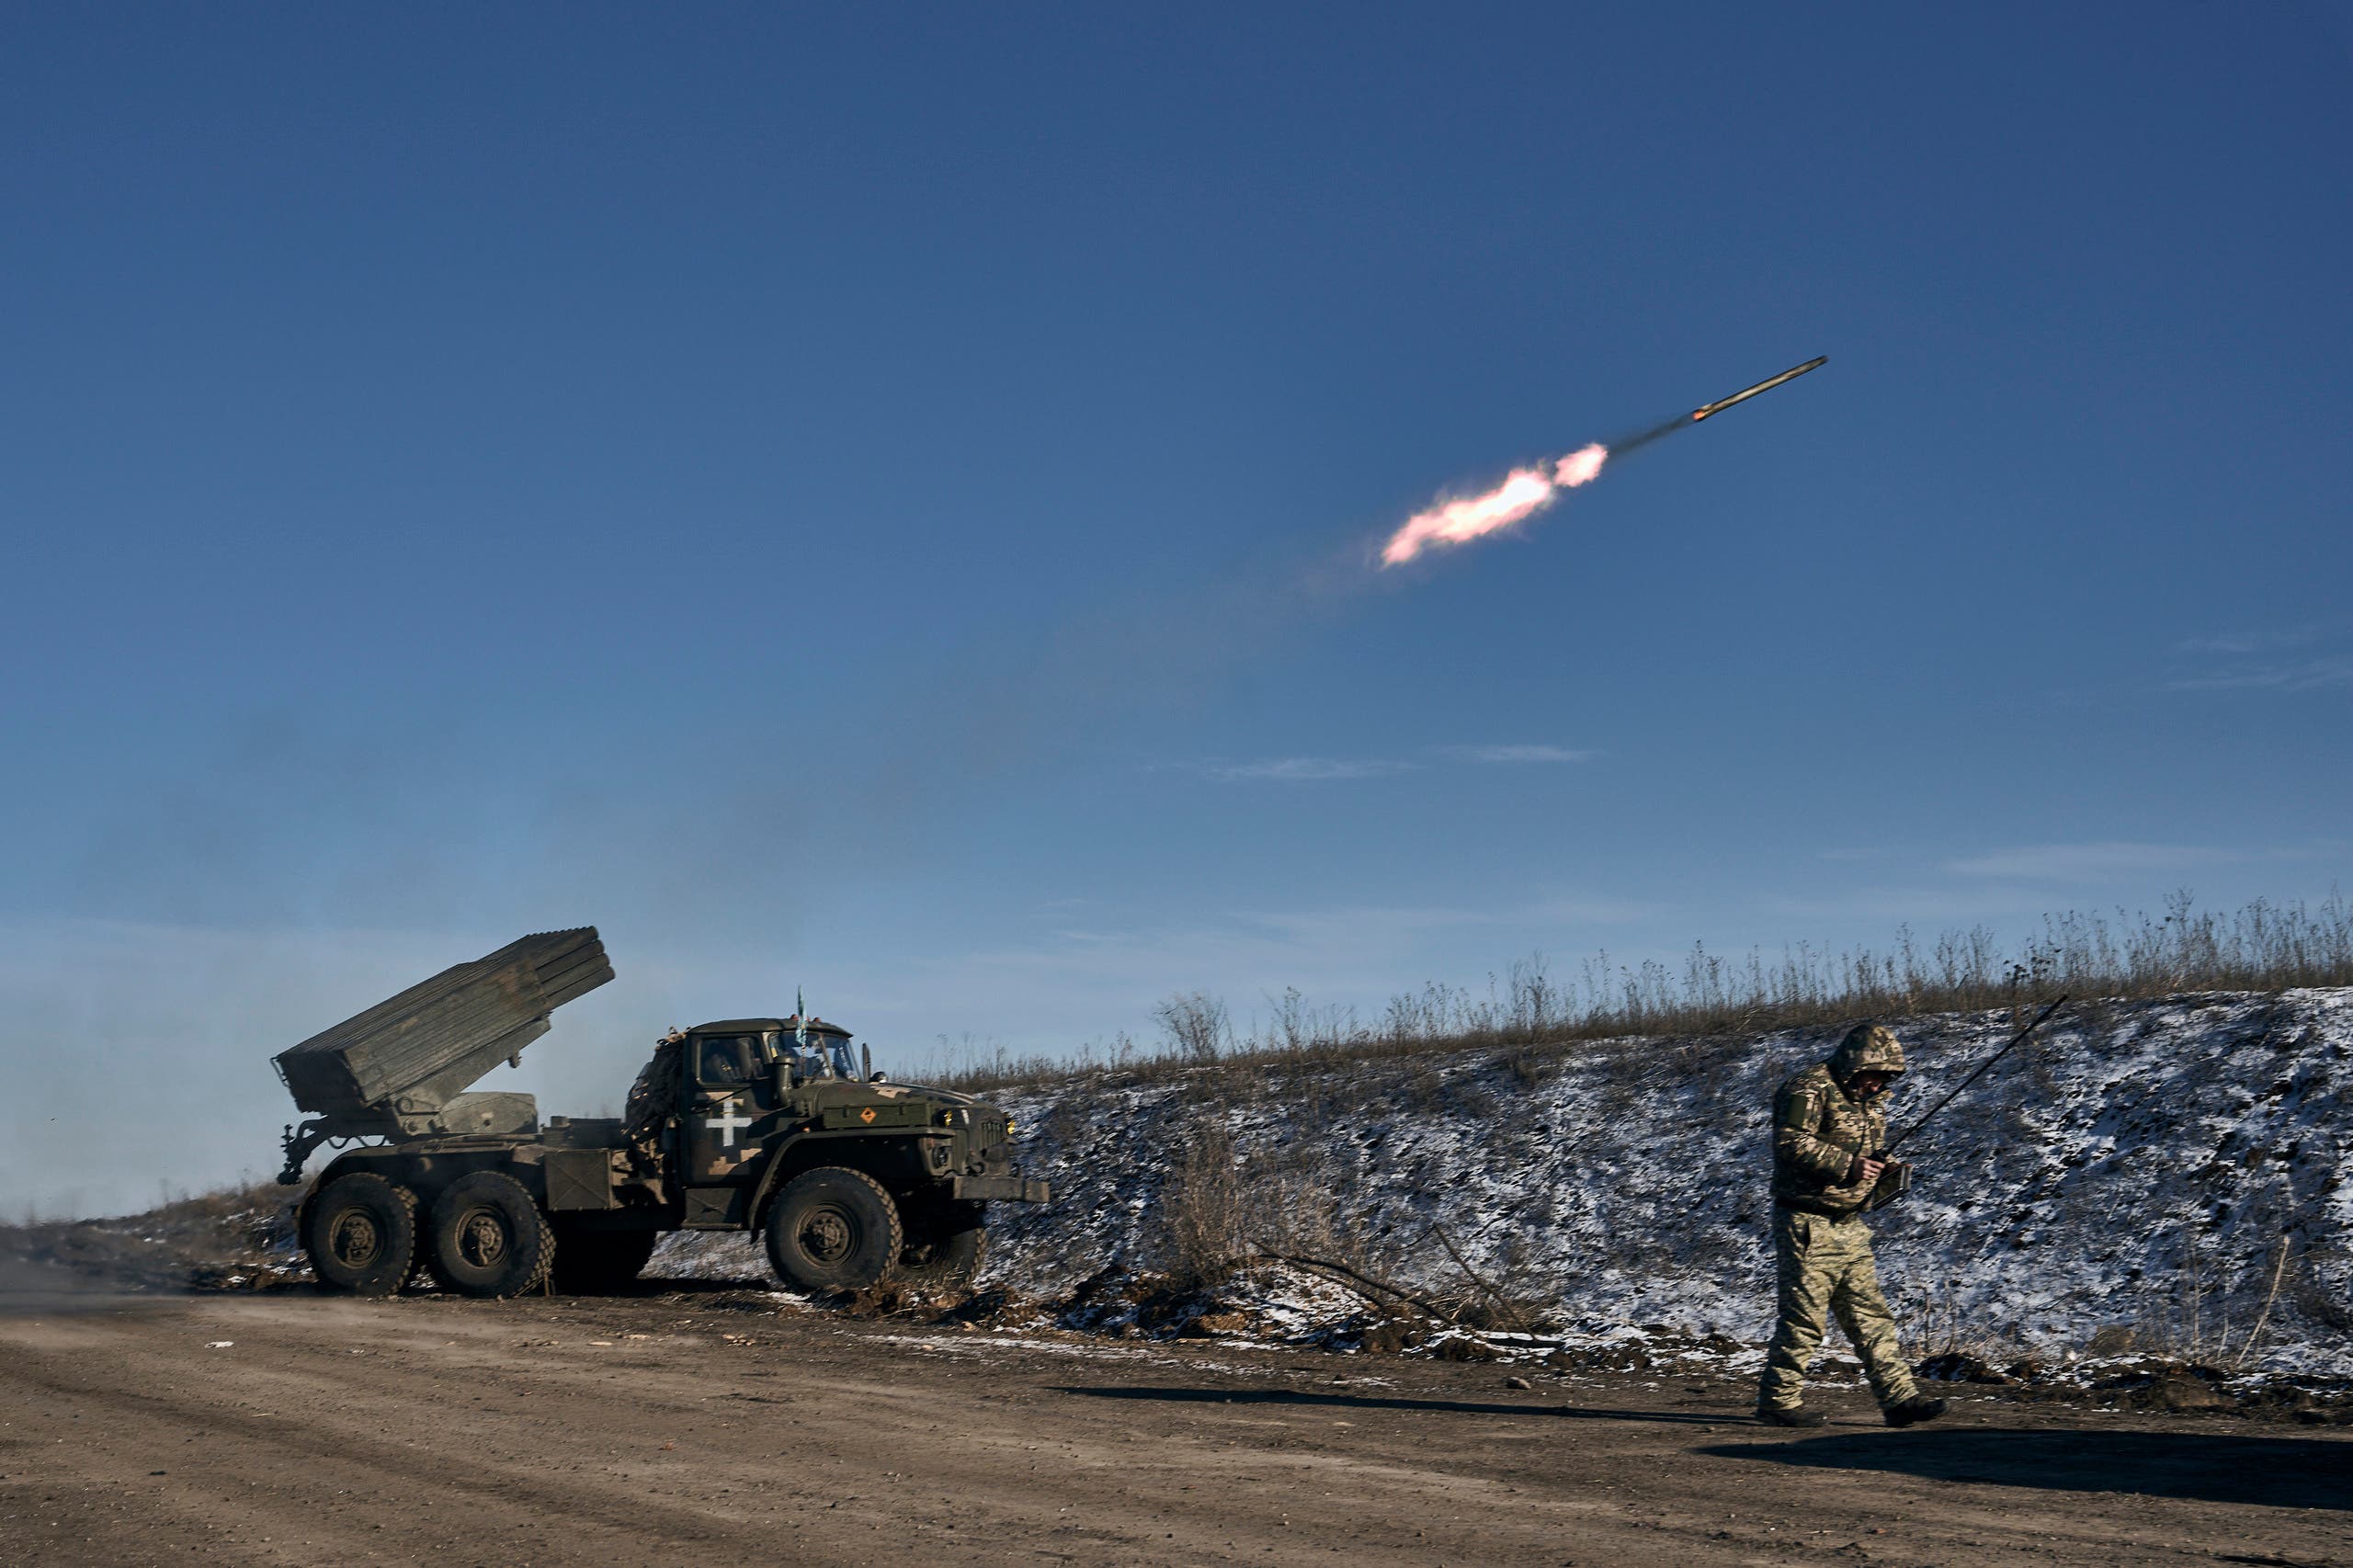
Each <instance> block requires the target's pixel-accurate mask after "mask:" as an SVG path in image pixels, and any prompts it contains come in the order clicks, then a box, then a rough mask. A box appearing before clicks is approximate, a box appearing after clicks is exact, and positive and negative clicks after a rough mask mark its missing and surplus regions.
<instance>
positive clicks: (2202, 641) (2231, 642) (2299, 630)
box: [2177, 626, 2328, 653]
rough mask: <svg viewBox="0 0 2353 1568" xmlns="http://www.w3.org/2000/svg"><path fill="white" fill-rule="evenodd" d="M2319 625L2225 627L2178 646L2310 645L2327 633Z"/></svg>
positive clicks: (2258, 649) (2219, 649) (2210, 649)
mask: <svg viewBox="0 0 2353 1568" xmlns="http://www.w3.org/2000/svg"><path fill="white" fill-rule="evenodd" d="M2327 635H2328V632H2327V630H2326V629H2325V628H2324V627H2318V626H2275V627H2268V628H2266V629H2264V630H2263V631H2225V632H2221V633H2218V634H2216V635H2213V636H2210V637H2192V638H2190V639H2188V641H2187V642H2180V643H2177V647H2178V648H2179V649H2180V650H2181V651H2182V652H2183V653H2276V652H2278V651H2279V649H2282V648H2303V647H2309V646H2310V645H2311V644H2313V643H2314V642H2320V641H2322V640H2323V639H2325V637H2327Z"/></svg>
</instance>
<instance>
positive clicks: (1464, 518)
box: [1381, 355, 1829, 567]
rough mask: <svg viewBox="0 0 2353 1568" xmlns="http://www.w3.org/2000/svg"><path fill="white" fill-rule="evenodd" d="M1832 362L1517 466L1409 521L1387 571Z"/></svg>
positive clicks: (1386, 553) (1496, 525)
mask: <svg viewBox="0 0 2353 1568" xmlns="http://www.w3.org/2000/svg"><path fill="white" fill-rule="evenodd" d="M1828 362H1829V356H1828V355H1824V356H1823V357H1822V358H1818V359H1809V360H1807V361H1806V362H1805V363H1804V364H1802V365H1800V366H1798V367H1797V368H1796V369H1789V370H1784V371H1782V372H1781V373H1780V374H1779V375H1778V376H1775V377H1773V378H1772V379H1771V380H1769V381H1759V382H1757V383H1756V385H1755V386H1753V387H1749V388H1747V389H1745V391H1742V392H1734V393H1733V394H1732V396H1730V397H1725V398H1718V399H1717V400H1716V401H1715V402H1713V403H1703V404H1701V405H1700V406H1699V407H1698V408H1695V409H1693V410H1692V411H1691V412H1690V413H1689V414H1686V415H1677V416H1676V417H1675V418H1673V419H1670V420H1668V421H1667V422H1666V423H1665V424H1664V425H1654V426H1651V427H1650V428H1649V429H1647V430H1644V431H1643V432H1641V433H1640V434H1639V435H1634V436H1630V437H1626V438H1625V439H1624V440H1622V441H1620V442H1617V443H1616V444H1615V445H1612V446H1608V447H1605V446H1603V445H1602V444H1601V443H1600V442H1598V441H1596V442H1594V443H1593V444H1592V445H1590V446H1586V447H1580V448H1578V449H1576V450H1575V451H1574V452H1571V453H1570V454H1569V455H1568V456H1567V457H1564V458H1559V459H1556V460H1553V461H1552V462H1551V463H1546V464H1538V465H1536V466H1533V467H1529V468H1516V469H1514V470H1512V471H1511V472H1510V473H1508V474H1506V476H1505V477H1504V482H1503V483H1501V484H1498V485H1496V486H1495V488H1494V489H1492V490H1488V491H1485V492H1483V493H1482V494H1477V495H1464V496H1460V497H1457V498H1456V499H1454V500H1451V501H1441V502H1439V503H1438V505H1436V506H1430V507H1427V508H1426V509H1425V510H1423V511H1419V512H1416V513H1415V514H1414V515H1413V516H1412V517H1408V518H1406V519H1405V526H1404V527H1403V528H1399V529H1398V530H1397V531H1396V532H1395V533H1393V534H1392V535H1390V536H1389V542H1388V543H1387V544H1384V545H1382V546H1381V565H1382V566H1383V567H1389V566H1403V565H1404V563H1405V562H1408V561H1411V560H1413V559H1414V557H1415V556H1417V555H1419V554H1421V553H1422V551H1425V550H1428V549H1430V548H1432V547H1433V546H1436V545H1456V544H1468V543H1470V542H1471V541H1472V540H1474V539H1484V538H1486V537H1487V536H1488V535H1489V534H1492V533H1499V532H1501V531H1502V530H1503V529H1505V528H1510V527H1511V526H1513V525H1514V524H1515V523H1522V522H1526V521H1527V520H1528V519H1529V517H1534V516H1535V515H1536V514H1537V513H1539V512H1540V511H1542V510H1543V509H1544V508H1545V507H1547V506H1551V505H1552V503H1553V502H1554V501H1555V500H1557V499H1559V497H1560V494H1561V492H1562V491H1563V490H1574V489H1575V488H1576V487H1577V486H1578V485H1580V484H1590V483H1593V482H1594V481H1595V480H1596V479H1597V478H1599V477H1600V474H1601V465H1602V464H1603V463H1605V462H1607V461H1608V460H1609V459H1610V458H1611V457H1613V456H1617V457H1623V456H1624V455H1625V454H1626V453H1628V452H1631V451H1633V450H1634V449H1637V448H1640V447H1647V446H1649V445H1650V444H1651V443H1652V442H1653V441H1655V440H1657V439H1658V438H1659V437H1662V436H1671V435H1673V434H1674V433H1675V432H1676V431H1677V430H1688V429H1689V428H1690V427H1691V426H1694V425H1696V424H1698V423H1699V421H1700V420H1702V419H1705V418H1707V417H1708V416H1709V415H1711V414H1721V413H1722V412H1723V411H1724V410H1725V409H1727V408H1730V407H1731V406H1732V405H1733V403H1745V402H1747V401H1748V400H1749V399H1750V398H1752V397H1755V396H1756V394H1757V393H1759V392H1771V391H1772V390H1773V389H1774V388H1775V387H1778V386H1779V385H1780V384H1781V383H1782V382H1784V381H1795V380H1796V379H1797V378H1798V377H1800V376H1802V375H1804V374H1805V373H1806V372H1807V371H1808V370H1811V369H1815V368H1816V367H1818V366H1821V365H1824V364H1827V363H1828Z"/></svg>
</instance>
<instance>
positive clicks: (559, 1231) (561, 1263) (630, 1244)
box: [550, 1221, 659, 1296]
mask: <svg viewBox="0 0 2353 1568" xmlns="http://www.w3.org/2000/svg"><path fill="white" fill-rule="evenodd" d="M658 1239H659V1238H658V1237H657V1236H656V1234H655V1233H654V1232H652V1231H591V1230H586V1229H584V1228H582V1227H580V1226H578V1225H566V1224H563V1223H562V1222H561V1221H559V1222H558V1223H557V1225H556V1228H555V1262H554V1263H553V1264H551V1266H550V1270H551V1274H552V1276H553V1278H554V1279H555V1288H556V1289H557V1290H562V1291H563V1292H565V1293H566V1294H568V1295H574V1296H602V1295H608V1294H609V1293H611V1292H612V1291H615V1290H620V1289H621V1288H622V1287H623V1286H625V1285H627V1284H628V1283H629V1282H630V1281H631V1280H632V1279H634V1278H637V1277H638V1275H639V1274H640V1273H641V1272H642V1271H643V1269H644V1267H645V1264H646V1260H647V1259H648V1258H650V1257H652V1256H654V1242H655V1241H656V1240H658Z"/></svg>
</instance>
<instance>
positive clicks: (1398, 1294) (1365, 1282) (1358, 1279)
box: [1251, 1241, 1464, 1328]
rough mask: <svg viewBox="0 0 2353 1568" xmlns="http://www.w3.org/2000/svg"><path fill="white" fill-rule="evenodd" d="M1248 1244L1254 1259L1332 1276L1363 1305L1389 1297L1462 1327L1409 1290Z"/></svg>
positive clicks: (1319, 1260)
mask: <svg viewBox="0 0 2353 1568" xmlns="http://www.w3.org/2000/svg"><path fill="white" fill-rule="evenodd" d="M1251 1246H1253V1247H1254V1248H1256V1250H1257V1253H1258V1256H1261V1257H1266V1258H1271V1259H1273V1260H1274V1261H1275V1262H1277V1263H1288V1264H1290V1265H1291V1266H1292V1267H1298V1268H1312V1269H1314V1270H1316V1271H1317V1272H1318V1273H1322V1274H1326V1275H1331V1276H1334V1277H1336V1283H1338V1284H1341V1285H1345V1286H1347V1288H1349V1289H1350V1290H1354V1291H1356V1293H1357V1294H1358V1295H1359V1296H1362V1297H1363V1298H1364V1299H1365V1300H1366V1301H1370V1302H1372V1303H1373V1304H1374V1305H1375V1306H1381V1307H1385V1306H1387V1305H1388V1304H1389V1303H1388V1302H1387V1301H1383V1300H1382V1299H1381V1298H1382V1297H1384V1296H1387V1297H1393V1298H1395V1299H1396V1300H1398V1301H1404V1302H1406V1303H1407V1304H1409V1305H1412V1306H1416V1307H1419V1308H1420V1309H1421V1310H1422V1311H1424V1312H1427V1313H1428V1314H1429V1315H1430V1316H1432V1317H1434V1318H1436V1319H1437V1320H1438V1322H1440V1323H1442V1324H1449V1325H1451V1326H1453V1327H1456V1328H1461V1327H1463V1326H1464V1324H1463V1323H1462V1320H1461V1318H1460V1317H1458V1316H1457V1315H1456V1314H1454V1313H1453V1312H1448V1311H1447V1310H1446V1309H1445V1308H1444V1307H1441V1306H1438V1304H1437V1303H1435V1302H1433V1301H1427V1300H1426V1299H1424V1298H1423V1297H1420V1296H1416V1295H1415V1294H1414V1293H1413V1292H1412V1291H1411V1290H1400V1289H1399V1288H1398V1287H1396V1286H1394V1285H1392V1284H1390V1283H1388V1282H1387V1281H1386V1280H1381V1279H1375V1278H1372V1276H1370V1274H1366V1273H1363V1272H1361V1271H1359V1270H1358V1269H1355V1268H1351V1267H1348V1266H1347V1264H1345V1263H1340V1262H1336V1261H1335V1260H1334V1259H1331V1258H1328V1257H1303V1256H1300V1255H1299V1254H1297V1253H1288V1252H1277V1251H1275V1250H1274V1249H1273V1248H1272V1247H1269V1246H1267V1245H1266V1244H1264V1243H1261V1242H1256V1241H1254V1242H1252V1243H1251Z"/></svg>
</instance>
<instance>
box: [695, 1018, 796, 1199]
mask: <svg viewBox="0 0 2353 1568" xmlns="http://www.w3.org/2000/svg"><path fill="white" fill-rule="evenodd" d="M683 1065H684V1067H685V1070H686V1073H687V1084H686V1090H687V1092H686V1094H685V1095H684V1096H682V1099H683V1101H684V1106H683V1115H682V1117H681V1119H682V1120H683V1121H684V1122H685V1124H686V1126H685V1131H686V1145H687V1181H688V1184H689V1185H691V1186H697V1187H701V1186H708V1185H711V1184H715V1183H719V1182H725V1181H733V1180H734V1179H736V1177H737V1176H739V1175H742V1174H744V1173H745V1171H746V1170H747V1168H748V1165H749V1162H750V1160H751V1158H752V1156H753V1155H754V1154H756V1153H758V1151H759V1140H760V1137H761V1135H762V1134H763V1133H764V1132H766V1131H768V1125H769V1119H770V1118H772V1117H773V1116H774V1115H775V1114H776V1073H775V1070H774V1069H773V1068H772V1067H771V1066H770V1065H769V1063H768V1060H767V1051H766V1050H765V1049H764V1048H763V1042H762V1040H761V1039H760V1037H759V1036H758V1035H756V1034H743V1035H733V1034H729V1035H699V1036H697V1037H696V1038H695V1041H694V1049H693V1051H692V1052H691V1053H690V1054H689V1057H688V1061H687V1062H685V1063H684V1064H683Z"/></svg>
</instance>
